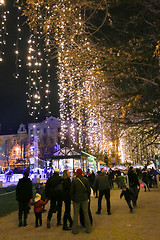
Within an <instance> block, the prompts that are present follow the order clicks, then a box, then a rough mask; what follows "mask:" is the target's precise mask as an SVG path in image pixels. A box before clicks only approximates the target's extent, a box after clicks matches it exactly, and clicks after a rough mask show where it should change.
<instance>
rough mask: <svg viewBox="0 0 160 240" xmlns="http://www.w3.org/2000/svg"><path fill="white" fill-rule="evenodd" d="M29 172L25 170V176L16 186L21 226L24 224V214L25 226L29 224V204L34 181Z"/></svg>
mask: <svg viewBox="0 0 160 240" xmlns="http://www.w3.org/2000/svg"><path fill="white" fill-rule="evenodd" d="M28 176H29V173H28V172H24V174H23V178H21V179H19V182H18V184H17V187H16V200H17V201H18V207H19V212H18V219H19V227H21V226H22V216H23V215H24V221H23V226H27V215H28V206H29V201H30V199H32V196H33V192H32V182H31V180H30V179H29V178H28Z"/></svg>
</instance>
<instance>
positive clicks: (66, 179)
mask: <svg viewBox="0 0 160 240" xmlns="http://www.w3.org/2000/svg"><path fill="white" fill-rule="evenodd" d="M70 191H71V180H70V172H69V171H68V170H64V171H63V201H64V204H65V211H64V215H63V230H66V231H68V230H71V228H72V224H73V221H72V218H71V196H70ZM67 220H68V221H69V227H68V226H67Z"/></svg>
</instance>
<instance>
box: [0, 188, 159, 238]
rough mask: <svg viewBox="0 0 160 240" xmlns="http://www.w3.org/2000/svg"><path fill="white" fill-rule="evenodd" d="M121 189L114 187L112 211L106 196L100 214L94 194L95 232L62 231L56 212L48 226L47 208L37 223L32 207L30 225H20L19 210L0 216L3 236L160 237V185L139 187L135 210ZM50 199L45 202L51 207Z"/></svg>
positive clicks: (0, 230) (81, 230)
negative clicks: (123, 196) (108, 209)
mask: <svg viewBox="0 0 160 240" xmlns="http://www.w3.org/2000/svg"><path fill="white" fill-rule="evenodd" d="M120 192H121V190H111V212H112V215H110V216H108V215H107V212H106V203H105V199H104V198H103V201H102V212H101V215H96V214H95V212H96V210H97V201H98V200H97V199H96V198H94V197H92V198H91V211H92V215H93V232H92V233H91V234H87V233H86V232H85V229H83V228H82V227H79V234H78V235H73V234H72V233H71V232H70V231H63V230H62V227H57V226H56V214H53V217H52V226H51V228H50V229H47V228H46V218H47V212H45V213H43V226H42V227H38V228H35V227H34V213H33V207H32V209H31V211H30V214H29V215H28V225H27V226H26V227H21V228H19V227H18V217H17V215H18V213H17V212H13V213H11V214H9V215H7V216H5V217H2V218H0V239H3V240H29V239H31V240H36V239H37V240H42V239H43V240H44V239H45V240H50V239H52V240H66V239H67V240H69V239H73V240H74V239H76V240H80V239H83V240H100V239H104V240H105V239H107V240H133V239H134V240H160V189H157V188H152V189H151V191H150V192H144V190H143V189H141V190H140V193H139V199H138V204H137V208H135V209H134V211H133V213H130V212H129V208H128V206H127V204H126V202H125V200H124V198H122V199H120V198H119V196H120ZM48 208H49V203H48V204H47V205H46V209H47V210H48Z"/></svg>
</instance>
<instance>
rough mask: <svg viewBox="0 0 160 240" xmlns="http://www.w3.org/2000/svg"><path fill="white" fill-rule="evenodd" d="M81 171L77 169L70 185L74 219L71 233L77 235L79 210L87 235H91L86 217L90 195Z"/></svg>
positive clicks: (88, 220) (87, 183)
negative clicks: (82, 216) (81, 212)
mask: <svg viewBox="0 0 160 240" xmlns="http://www.w3.org/2000/svg"><path fill="white" fill-rule="evenodd" d="M82 174H83V171H82V169H81V168H78V169H77V171H76V177H75V178H74V179H73V181H72V184H71V200H72V201H73V209H74V217H73V226H72V233H73V234H77V233H78V216H79V210H80V208H81V209H82V211H83V215H84V222H85V228H86V232H87V233H91V231H92V227H91V222H90V219H89V215H88V199H89V196H90V193H91V189H90V186H89V182H88V179H87V178H85V177H83V176H82Z"/></svg>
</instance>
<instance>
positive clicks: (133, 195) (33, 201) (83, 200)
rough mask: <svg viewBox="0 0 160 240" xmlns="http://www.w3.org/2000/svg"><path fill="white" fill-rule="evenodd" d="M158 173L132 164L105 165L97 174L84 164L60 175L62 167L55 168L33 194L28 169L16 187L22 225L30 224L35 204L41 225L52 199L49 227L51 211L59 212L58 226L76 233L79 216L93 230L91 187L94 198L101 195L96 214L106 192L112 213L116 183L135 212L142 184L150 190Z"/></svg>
mask: <svg viewBox="0 0 160 240" xmlns="http://www.w3.org/2000/svg"><path fill="white" fill-rule="evenodd" d="M156 175H157V172H156V173H155V172H153V170H146V169H144V170H143V171H141V170H136V169H134V168H133V167H130V168H129V170H128V172H127V173H126V172H121V171H119V170H117V171H112V170H111V169H110V170H109V171H108V172H107V171H105V170H104V168H102V169H101V171H98V172H97V173H96V174H95V173H94V171H93V170H92V172H90V171H89V170H88V171H87V173H84V172H83V171H82V169H81V168H78V169H77V170H76V172H75V173H74V174H73V175H72V177H71V176H70V172H69V170H64V172H63V176H60V175H59V170H58V169H55V170H54V173H53V174H52V175H51V176H50V177H49V178H48V179H47V181H46V184H44V183H42V184H40V185H38V186H37V187H36V188H35V191H36V194H35V197H34V198H33V186H32V182H31V180H30V179H29V173H28V172H24V174H23V178H22V179H20V180H19V182H18V184H17V187H16V199H17V201H18V205H19V212H18V219H19V227H21V226H26V225H27V215H28V213H29V208H30V207H31V206H32V205H33V206H34V213H35V227H39V226H42V213H43V212H45V211H46V210H45V205H46V204H47V203H48V202H50V207H49V211H48V215H47V228H51V219H52V215H53V214H54V213H57V227H58V226H62V229H63V230H65V231H69V230H71V231H72V233H73V234H77V233H78V231H79V228H78V218H79V219H80V223H81V225H82V226H83V227H85V229H86V232H87V233H88V234H89V233H91V232H92V224H93V218H92V213H91V209H90V202H91V198H90V196H91V189H92V191H93V193H94V196H95V198H98V204H97V205H98V206H97V211H96V214H98V215H99V214H101V208H102V205H101V202H102V198H103V196H105V199H106V208H107V212H106V213H107V214H108V215H111V203H110V190H111V189H112V188H114V183H116V184H117V186H118V187H119V188H121V194H120V198H122V197H123V196H124V198H125V200H126V203H127V205H128V207H129V209H130V212H131V213H133V209H134V208H135V207H136V206H137V199H138V194H139V190H140V186H141V185H142V184H143V187H144V189H145V191H147V189H148V191H150V189H151V188H152V186H153V185H155V184H157V180H156V179H157V178H156V177H155V176H156ZM126 176H127V178H126ZM122 179H123V181H122ZM63 202H64V213H63V222H62V203H63ZM71 202H73V218H72V216H71Z"/></svg>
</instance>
